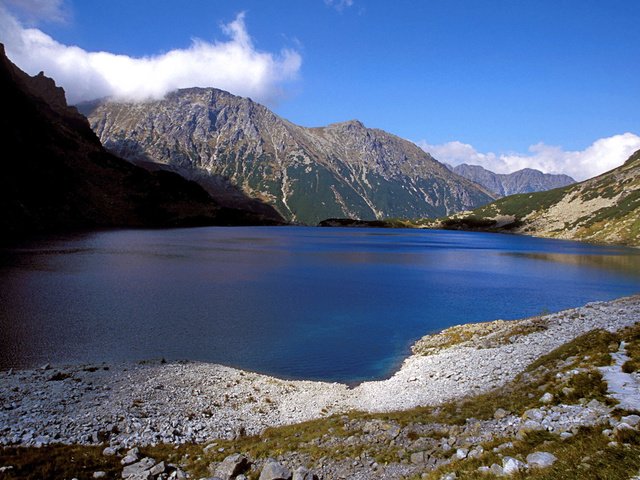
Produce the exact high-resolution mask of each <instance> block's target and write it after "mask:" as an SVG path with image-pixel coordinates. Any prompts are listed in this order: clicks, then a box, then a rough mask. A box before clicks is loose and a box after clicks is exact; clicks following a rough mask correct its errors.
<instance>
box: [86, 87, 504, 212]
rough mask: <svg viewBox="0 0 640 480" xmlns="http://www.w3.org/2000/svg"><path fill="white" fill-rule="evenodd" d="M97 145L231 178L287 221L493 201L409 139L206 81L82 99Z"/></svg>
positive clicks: (201, 174) (451, 208)
mask: <svg viewBox="0 0 640 480" xmlns="http://www.w3.org/2000/svg"><path fill="white" fill-rule="evenodd" d="M81 109H82V111H83V112H85V113H86V114H87V116H88V117H89V120H90V123H91V126H92V127H93V129H94V130H95V132H96V133H97V135H98V136H99V137H100V139H101V141H102V142H103V144H104V145H105V146H106V147H107V148H108V149H109V150H111V151H112V152H114V153H116V154H118V155H120V156H122V157H124V158H127V159H128V160H131V161H145V162H154V163H157V164H164V165H170V166H172V167H173V168H179V169H180V172H181V173H183V174H187V175H189V176H190V178H194V179H196V180H198V181H202V179H203V178H206V177H207V176H214V177H218V178H220V177H222V178H225V179H228V180H229V181H230V182H232V183H233V184H234V185H237V186H238V187H240V188H241V189H242V190H243V191H244V192H245V193H246V194H247V195H249V196H252V197H258V198H260V199H262V200H264V201H267V202H268V203H270V204H271V205H273V206H274V207H275V208H276V209H277V210H278V211H279V212H280V213H281V214H282V215H283V216H284V217H285V218H287V219H290V220H294V221H298V222H302V223H308V224H315V223H317V222H318V221H320V220H322V219H324V218H328V217H344V216H347V217H354V218H362V219H376V218H385V217H406V218H413V217H419V216H441V215H446V214H450V213H453V212H456V211H460V210H464V209H469V208H474V207H477V206H479V205H482V204H485V203H487V202H489V201H491V200H492V199H493V197H492V196H491V194H490V193H489V192H487V191H484V190H483V189H482V188H480V187H478V186H477V185H475V184H473V183H472V182H469V181H468V180H466V179H463V178H461V177H459V176H457V175H455V174H453V173H451V172H450V171H449V170H448V169H447V168H446V167H444V166H443V165H442V164H441V163H439V162H437V161H436V160H434V159H433V158H432V157H431V156H430V155H429V154H427V153H425V152H423V151H422V150H421V149H420V148H418V147H417V146H416V145H414V144H413V143H411V142H408V141H406V140H403V139H401V138H398V137H396V136H394V135H391V134H389V133H386V132H384V131H382V130H376V129H369V128H365V127H364V125H362V123H360V122H358V121H350V122H344V123H337V124H333V125H329V126H327V127H322V128H304V127H300V126H297V125H294V124H293V123H291V122H288V121H287V120H284V119H282V118H280V117H278V116H277V115H275V114H274V113H273V112H271V111H270V110H268V109H267V108H265V107H263V106H262V105H259V104H257V103H255V102H253V101H252V100H250V99H247V98H240V97H236V96H234V95H231V94H230V93H227V92H224V91H221V90H217V89H212V88H206V89H204V88H190V89H184V90H178V91H176V92H173V93H171V94H169V95H167V97H166V98H165V99H163V100H161V101H153V102H148V103H143V104H132V103H116V102H111V101H106V102H97V103H94V104H87V105H83V106H81Z"/></svg>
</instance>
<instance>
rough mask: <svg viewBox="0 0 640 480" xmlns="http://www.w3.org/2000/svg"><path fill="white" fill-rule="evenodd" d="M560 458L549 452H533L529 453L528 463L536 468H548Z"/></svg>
mask: <svg viewBox="0 0 640 480" xmlns="http://www.w3.org/2000/svg"><path fill="white" fill-rule="evenodd" d="M556 460H558V458H557V457H556V456H555V455H553V454H552V453H549V452H533V453H530V454H529V455H527V464H528V465H529V466H530V467H534V468H547V467H550V466H551V465H553V464H554V463H555V461H556Z"/></svg>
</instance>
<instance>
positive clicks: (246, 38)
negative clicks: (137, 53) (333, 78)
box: [0, 0, 302, 104]
mask: <svg viewBox="0 0 640 480" xmlns="http://www.w3.org/2000/svg"><path fill="white" fill-rule="evenodd" d="M13 3H16V2H15V0H2V1H0V41H1V42H3V43H4V44H5V47H6V51H7V55H8V56H9V57H10V58H11V59H12V60H13V61H14V62H15V63H16V65H18V66H19V67H20V68H21V69H23V70H25V71H26V72H28V73H30V74H35V73H37V72H39V71H41V70H44V71H45V73H46V74H47V75H48V76H51V77H53V78H55V80H56V82H57V83H58V84H60V85H61V86H62V87H64V89H65V90H66V92H67V96H68V98H69V101H70V103H77V102H80V101H83V100H91V99H94V98H100V97H116V98H120V99H127V100H145V99H152V98H153V99H157V98H162V97H163V96H164V95H165V94H166V93H167V92H169V91H171V90H175V89H177V88H187V87H216V88H220V89H223V90H228V91H230V92H232V93H234V94H237V95H241V96H248V97H252V98H254V99H256V100H258V101H260V102H264V103H268V104H269V103H274V102H275V101H277V100H278V98H280V97H281V96H282V95H283V93H284V92H283V86H284V84H286V83H287V82H290V81H292V80H295V79H296V78H297V75H298V72H299V70H300V66H301V63H302V58H301V56H300V54H299V53H298V52H297V51H295V50H290V49H283V50H281V51H280V52H278V53H271V52H263V51H260V50H258V49H256V48H255V46H254V44H253V42H252V39H251V36H250V35H249V32H248V31H247V27H246V25H245V21H244V13H240V14H238V16H237V17H236V18H235V20H233V21H232V22H230V23H228V24H226V25H223V27H222V30H223V33H224V34H225V35H226V36H227V37H228V38H227V39H226V40H225V41H214V42H208V41H205V40H201V39H194V40H193V41H192V43H191V46H190V47H189V48H186V49H174V50H171V51H169V52H166V53H162V54H158V55H152V56H147V57H139V58H136V57H130V56H127V55H116V54H113V53H109V52H88V51H86V50H84V49H82V48H80V47H77V46H71V45H64V44H62V43H60V42H58V41H56V40H55V39H53V38H52V37H50V36H49V35H47V34H46V33H44V32H43V31H42V30H40V29H38V28H27V27H26V26H25V25H23V23H22V22H21V21H20V20H18V18H17V17H16V16H14V15H13V14H12V12H13V11H15V8H13V6H12V4H13ZM25 6H26V7H25ZM22 10H24V11H25V12H26V14H28V15H30V16H32V17H35V16H36V15H41V16H44V15H46V14H47V12H48V13H49V15H50V18H48V19H49V20H56V16H60V15H61V12H62V10H61V2H60V1H54V2H50V3H47V2H42V1H41V0H27V2H26V3H25V4H24V5H23V8H22Z"/></svg>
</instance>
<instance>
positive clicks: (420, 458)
mask: <svg viewBox="0 0 640 480" xmlns="http://www.w3.org/2000/svg"><path fill="white" fill-rule="evenodd" d="M425 457H426V455H425V452H413V453H412V454H411V457H410V461H411V463H413V464H414V465H421V464H423V463H424V461H425Z"/></svg>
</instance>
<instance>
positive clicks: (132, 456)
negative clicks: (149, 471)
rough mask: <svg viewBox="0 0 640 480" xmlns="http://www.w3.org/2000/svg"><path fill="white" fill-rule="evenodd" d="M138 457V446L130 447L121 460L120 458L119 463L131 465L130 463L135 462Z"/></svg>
mask: <svg viewBox="0 0 640 480" xmlns="http://www.w3.org/2000/svg"><path fill="white" fill-rule="evenodd" d="M139 459H140V450H138V448H137V447H136V448H132V449H131V450H129V451H128V452H127V453H126V454H125V456H124V458H123V459H122V460H120V463H121V464H122V465H131V464H132V463H135V462H137V461H138V460H139Z"/></svg>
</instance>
